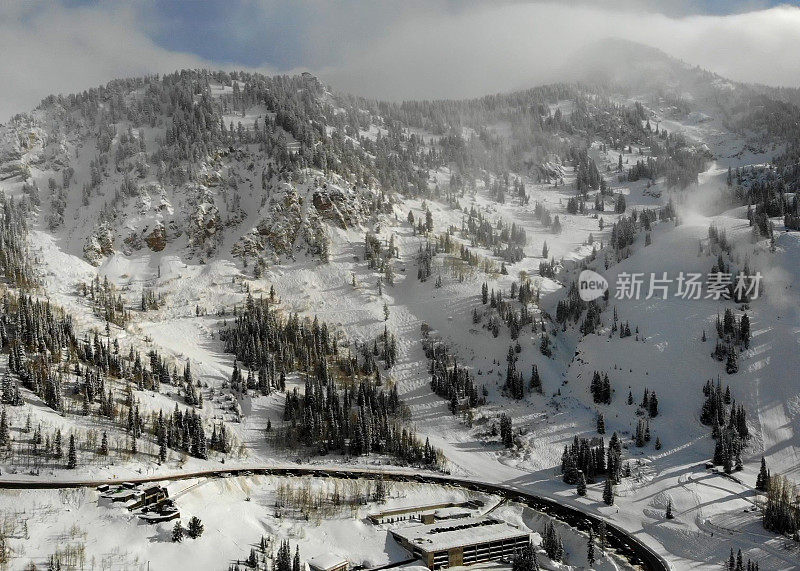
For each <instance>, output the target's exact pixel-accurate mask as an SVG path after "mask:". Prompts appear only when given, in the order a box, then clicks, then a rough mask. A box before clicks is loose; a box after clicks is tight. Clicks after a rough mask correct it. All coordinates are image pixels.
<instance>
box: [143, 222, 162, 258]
mask: <svg viewBox="0 0 800 571" xmlns="http://www.w3.org/2000/svg"><path fill="white" fill-rule="evenodd" d="M145 242H147V247H148V248H150V249H151V250H153V251H154V252H160V251H162V250H163V249H164V248H166V246H167V233H166V231H165V230H164V226H163V225H161V224H157V225H156V227H155V228H153V230H152V232H150V234H148V235H147V238H145Z"/></svg>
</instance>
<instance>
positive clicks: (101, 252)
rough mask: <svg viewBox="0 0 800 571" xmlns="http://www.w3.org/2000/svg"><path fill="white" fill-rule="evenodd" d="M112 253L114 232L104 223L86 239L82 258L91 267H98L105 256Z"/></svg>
mask: <svg viewBox="0 0 800 571" xmlns="http://www.w3.org/2000/svg"><path fill="white" fill-rule="evenodd" d="M113 253H114V232H112V231H111V228H109V226H108V224H107V223H105V222H104V223H103V224H101V225H100V227H99V228H97V229H96V230H95V231H94V232H92V233H91V234H89V236H88V237H87V239H86V243H85V244H84V246H83V257H84V258H86V261H87V262H89V263H90V264H92V265H93V266H99V265H100V264H101V263H102V262H103V260H104V259H105V258H106V257H107V256H110V255H111V254H113Z"/></svg>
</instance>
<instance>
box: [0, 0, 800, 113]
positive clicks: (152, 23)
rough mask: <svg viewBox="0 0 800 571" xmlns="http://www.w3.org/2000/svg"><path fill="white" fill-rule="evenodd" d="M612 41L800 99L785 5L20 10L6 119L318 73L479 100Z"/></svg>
mask: <svg viewBox="0 0 800 571" xmlns="http://www.w3.org/2000/svg"><path fill="white" fill-rule="evenodd" d="M605 37H621V38H625V39H629V40H634V41H638V42H643V43H646V44H649V45H652V46H654V47H657V48H660V49H662V50H664V51H665V52H667V53H668V54H670V55H673V56H675V57H678V58H681V59H683V60H684V61H687V62H689V63H692V64H697V65H700V66H702V67H705V68H707V69H711V70H712V71H716V72H717V73H720V74H722V75H724V76H727V77H730V78H732V79H737V80H742V81H754V82H760V83H766V84H771V85H788V86H800V63H799V61H800V60H798V58H797V53H798V48H797V46H798V45H800V8H798V6H797V5H789V4H783V5H776V4H775V2H749V1H744V2H742V1H735V0H734V1H725V0H705V1H702V0H701V1H699V2H689V1H684V0H667V1H666V2H664V1H656V0H600V1H596V2H588V1H585V2H583V1H568V2H553V3H550V2H543V1H542V2H540V1H530V2H511V1H486V2H481V1H478V0H463V1H460V2H459V1H455V0H426V1H422V0H406V1H403V2H374V1H372V0H339V1H331V2H328V1H323V0H237V1H232V2H221V1H220V2H211V1H209V2H185V3H176V2H167V1H165V0H149V1H146V2H142V3H137V4H135V5H133V6H131V4H128V3H122V2H111V3H108V4H105V3H103V4H100V3H97V2H90V1H82V0H65V1H64V3H63V4H58V3H51V2H44V1H42V0H30V1H27V2H21V1H16V0H11V1H10V2H5V3H3V5H2V7H0V80H2V89H3V95H2V97H0V120H4V119H5V118H7V117H9V116H10V115H11V114H13V113H15V112H18V111H25V110H28V109H30V108H32V107H34V106H35V105H36V104H37V103H38V102H39V101H40V100H41V99H42V98H43V97H44V96H46V95H48V94H49V93H69V92H74V91H79V90H83V89H86V88H88V87H92V86H96V85H98V84H100V83H104V82H106V81H108V80H110V79H113V78H115V77H123V76H130V75H140V74H143V73H151V72H166V71H173V70H175V69H177V68H181V67H198V66H207V67H214V68H219V67H225V68H247V69H257V70H261V71H265V72H267V73H273V72H276V71H279V72H282V73H285V72H291V71H297V70H309V71H311V72H313V73H316V74H317V75H319V76H320V77H321V78H322V79H324V80H325V81H327V82H329V83H331V84H332V85H333V86H334V87H336V88H338V89H341V90H345V91H350V92H353V93H357V94H361V95H367V96H374V97H380V98H387V99H403V98H431V97H467V96H475V95H480V94H484V93H494V92H498V91H505V90H510V89H517V88H523V87H529V86H531V85H534V84H536V83H539V82H542V81H548V80H552V79H553V77H554V73H556V71H557V70H560V69H561V66H562V64H563V62H564V61H565V60H566V59H567V58H568V57H569V56H570V55H571V54H572V53H573V52H574V51H576V50H577V49H578V48H580V47H581V46H583V45H586V44H587V43H589V42H592V41H594V40H597V39H601V38H605Z"/></svg>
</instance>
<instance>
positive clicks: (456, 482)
mask: <svg viewBox="0 0 800 571" xmlns="http://www.w3.org/2000/svg"><path fill="white" fill-rule="evenodd" d="M254 474H258V475H265V476H317V477H336V478H345V479H348V478H350V479H356V478H366V479H376V478H383V479H386V480H392V481H396V482H421V483H426V484H437V485H442V486H456V487H460V488H464V489H467V490H472V491H478V492H483V493H489V494H494V495H497V496H501V497H503V498H506V499H509V500H512V501H515V502H519V503H522V504H525V505H527V506H529V507H531V508H533V509H535V510H537V511H540V512H543V513H546V514H547V515H549V516H551V517H554V518H556V519H558V520H560V521H563V522H564V523H566V524H568V525H569V526H571V527H574V528H576V529H579V530H587V529H588V528H589V526H590V525H591V526H592V527H594V528H596V527H597V526H598V525H599V524H600V523H601V522H602V523H605V525H606V540H607V544H608V546H609V547H610V548H611V549H614V550H615V551H616V552H617V553H618V554H620V555H622V556H624V557H625V558H627V559H628V561H629V562H630V563H631V564H633V565H638V566H639V567H641V568H642V569H647V570H652V571H668V570H669V569H670V567H669V564H668V563H667V561H666V560H665V559H664V558H663V557H661V556H660V555H659V554H657V553H656V552H655V551H653V550H652V549H651V548H650V547H648V546H647V545H645V544H644V543H643V542H641V541H640V540H639V539H637V538H636V537H634V536H633V535H631V534H630V533H628V532H627V531H625V530H624V529H622V528H621V527H619V526H617V525H615V524H613V523H611V522H609V521H607V520H605V519H603V518H600V517H598V516H596V515H593V514H587V513H584V512H582V511H580V510H578V509H576V508H573V507H571V506H567V505H564V504H560V503H558V502H556V501H555V500H551V499H548V498H544V497H541V496H537V495H536V494H532V493H530V492H524V491H521V490H517V489H513V488H510V487H508V486H503V485H500V484H492V483H489V482H482V481H479V480H472V479H468V478H456V477H453V476H446V475H438V474H427V473H426V474H420V473H419V472H413V471H408V470H406V471H401V470H391V471H387V470H372V469H367V468H356V469H350V468H335V467H324V468H320V467H309V466H270V467H258V468H232V469H228V470H219V469H216V470H201V471H197V472H185V473H179V474H172V475H158V476H146V477H140V478H128V479H124V480H121V479H120V480H72V481H35V480H7V479H0V489H56V488H80V487H95V486H99V485H101V484H112V485H113V484H119V483H121V482H132V483H148V482H160V481H165V480H188V479H191V478H215V477H216V478H220V477H228V476H247V475H254Z"/></svg>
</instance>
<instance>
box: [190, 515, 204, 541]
mask: <svg viewBox="0 0 800 571" xmlns="http://www.w3.org/2000/svg"><path fill="white" fill-rule="evenodd" d="M186 533H187V534H188V535H189V537H191V538H192V539H197V538H198V537H200V536H201V535H203V522H202V521H200V518H198V517H197V516H192V517H191V519H190V520H189V526H188V527H187V529H186Z"/></svg>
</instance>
